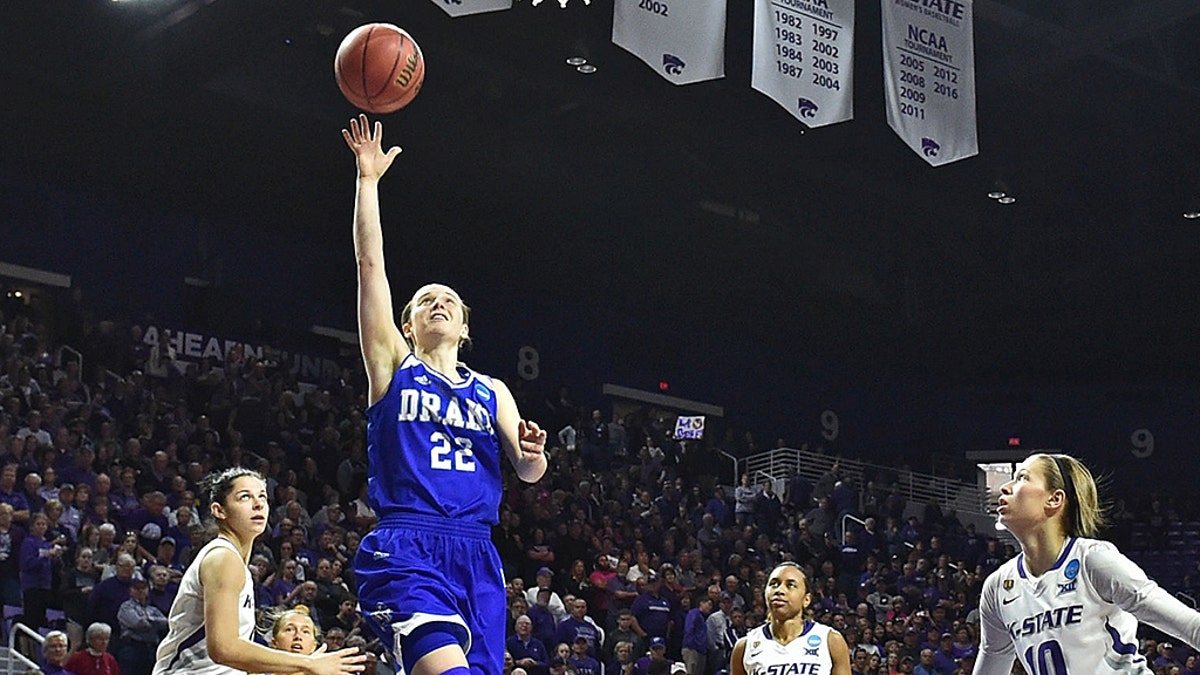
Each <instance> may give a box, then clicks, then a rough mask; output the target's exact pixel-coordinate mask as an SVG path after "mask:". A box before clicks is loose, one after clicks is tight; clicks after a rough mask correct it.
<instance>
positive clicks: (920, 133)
mask: <svg viewBox="0 0 1200 675" xmlns="http://www.w3.org/2000/svg"><path fill="white" fill-rule="evenodd" d="M881 1H882V3H883V82H884V91H885V95H886V99H887V118H888V125H889V126H891V127H892V129H893V130H894V131H895V132H896V134H897V135H899V136H900V138H901V139H903V140H904V142H905V144H907V145H908V147H910V148H912V150H913V152H916V153H917V154H919V155H920V156H922V157H924V158H925V161H927V162H929V163H930V164H932V165H933V166H940V165H942V164H948V163H950V162H954V161H957V160H960V159H965V158H967V157H973V156H974V155H977V154H979V143H978V140H977V138H976V131H975V37H974V31H973V26H974V23H975V22H974V18H973V16H972V12H971V0H881Z"/></svg>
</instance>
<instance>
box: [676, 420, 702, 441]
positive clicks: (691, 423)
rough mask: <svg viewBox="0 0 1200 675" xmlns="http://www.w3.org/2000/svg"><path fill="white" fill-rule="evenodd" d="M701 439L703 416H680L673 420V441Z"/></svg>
mask: <svg viewBox="0 0 1200 675" xmlns="http://www.w3.org/2000/svg"><path fill="white" fill-rule="evenodd" d="M701 438H704V415H694V416H684V415H680V416H679V417H678V418H676V419H675V440H677V441H679V440H684V439H692V440H699V439H701Z"/></svg>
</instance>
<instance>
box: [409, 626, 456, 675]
mask: <svg viewBox="0 0 1200 675" xmlns="http://www.w3.org/2000/svg"><path fill="white" fill-rule="evenodd" d="M466 644H467V629H466V628H464V627H463V626H460V625H458V624H456V623H450V622H448V621H447V622H441V621H439V622H436V623H427V624H423V625H421V626H418V627H417V628H415V629H414V630H413V631H412V632H411V633H409V634H408V635H403V636H401V637H400V655H401V657H402V660H403V661H404V672H406V673H411V672H413V667H414V666H416V665H417V661H420V660H421V657H423V656H425V655H426V654H428V653H429V652H432V651H433V650H435V649H441V648H442V647H445V646H447V645H459V646H462V645H466ZM460 670H461V671H463V672H462V673H459V672H458V671H460ZM447 673H450V674H452V675H470V671H469V670H467V669H465V668H452V669H451V670H449V671H447Z"/></svg>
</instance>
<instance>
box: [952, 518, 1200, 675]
mask: <svg viewBox="0 0 1200 675" xmlns="http://www.w3.org/2000/svg"><path fill="white" fill-rule="evenodd" d="M1122 606H1124V607H1128V608H1130V609H1132V610H1134V611H1136V612H1138V615H1139V616H1142V617H1143V618H1146V619H1151V618H1153V619H1157V620H1151V621H1149V622H1150V623H1153V624H1154V625H1156V626H1158V627H1160V628H1163V629H1164V630H1171V629H1175V630H1181V629H1182V630H1183V631H1188V630H1192V631H1194V630H1195V618H1194V616H1189V615H1195V612H1192V611H1190V610H1187V609H1186V608H1185V607H1184V606H1183V605H1182V604H1181V603H1179V602H1178V601H1176V600H1175V599H1174V598H1172V597H1171V596H1170V595H1169V594H1167V593H1166V592H1165V591H1163V590H1162V589H1161V588H1159V587H1158V585H1157V584H1156V583H1154V582H1153V581H1151V580H1150V579H1148V578H1146V574H1145V573H1144V572H1143V571H1142V570H1141V569H1140V568H1139V567H1138V566H1137V565H1135V564H1134V563H1133V562H1132V561H1130V560H1129V559H1128V558H1126V557H1125V556H1123V555H1121V553H1120V552H1119V551H1118V550H1117V549H1116V547H1115V546H1113V545H1112V544H1110V543H1108V542H1106V541H1098V540H1095V539H1068V540H1067V542H1066V544H1064V545H1063V550H1062V553H1061V554H1060V555H1059V557H1058V560H1057V561H1055V563H1054V566H1053V567H1051V568H1050V569H1049V570H1047V571H1046V572H1045V573H1044V574H1042V575H1041V576H1040V577H1034V576H1032V574H1031V573H1030V572H1029V571H1028V570H1027V569H1026V568H1025V558H1024V555H1018V556H1017V557H1016V558H1013V559H1012V560H1009V561H1008V562H1006V563H1004V564H1003V565H1001V566H1000V568H999V569H998V570H996V571H995V572H993V573H992V574H991V575H990V576H989V577H988V578H987V581H985V582H984V585H983V594H982V597H981V598H980V603H979V609H980V615H981V617H982V628H983V641H982V644H981V649H980V652H981V653H980V657H979V663H977V664H976V668H975V672H976V673H999V672H1004V673H1007V672H1009V668H1010V667H1011V663H1012V658H1013V657H1016V659H1017V660H1019V661H1020V662H1021V664H1022V665H1023V666H1024V667H1025V670H1026V672H1028V673H1030V674H1031V675H1068V674H1070V675H1075V674H1077V673H1078V674H1079V675H1096V674H1101V673H1123V674H1124V675H1132V674H1138V673H1146V674H1149V673H1152V672H1153V669H1152V668H1151V667H1150V666H1149V665H1148V664H1147V663H1146V659H1145V657H1143V656H1142V655H1141V654H1139V653H1138V640H1137V627H1138V619H1137V618H1136V617H1135V616H1134V615H1133V614H1131V613H1129V612H1128V611H1126V610H1125V609H1122ZM1188 623H1191V626H1190V627H1188V626H1186V625H1187V624H1188ZM1163 624H1167V625H1163ZM1182 634H1183V635H1184V636H1185V637H1188V635H1187V634H1186V633H1182ZM1193 639H1194V638H1193ZM985 652H986V653H985ZM1006 664H1007V665H1006Z"/></svg>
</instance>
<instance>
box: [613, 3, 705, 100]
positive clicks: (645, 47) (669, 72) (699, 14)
mask: <svg viewBox="0 0 1200 675" xmlns="http://www.w3.org/2000/svg"><path fill="white" fill-rule="evenodd" d="M612 40H613V44H615V45H617V46H618V47H621V48H622V49H624V50H626V51H628V52H629V53H631V54H633V55H634V56H636V57H638V58H639V59H641V60H642V61H645V62H646V65H648V66H650V67H651V68H653V69H654V71H655V72H656V73H658V74H659V75H661V76H662V77H663V78H665V79H666V80H667V81H669V82H671V83H673V84H691V83H692V82H703V81H704V80H716V79H720V78H722V77H725V0H705V2H697V1H696V0H614V2H613V36H612Z"/></svg>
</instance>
